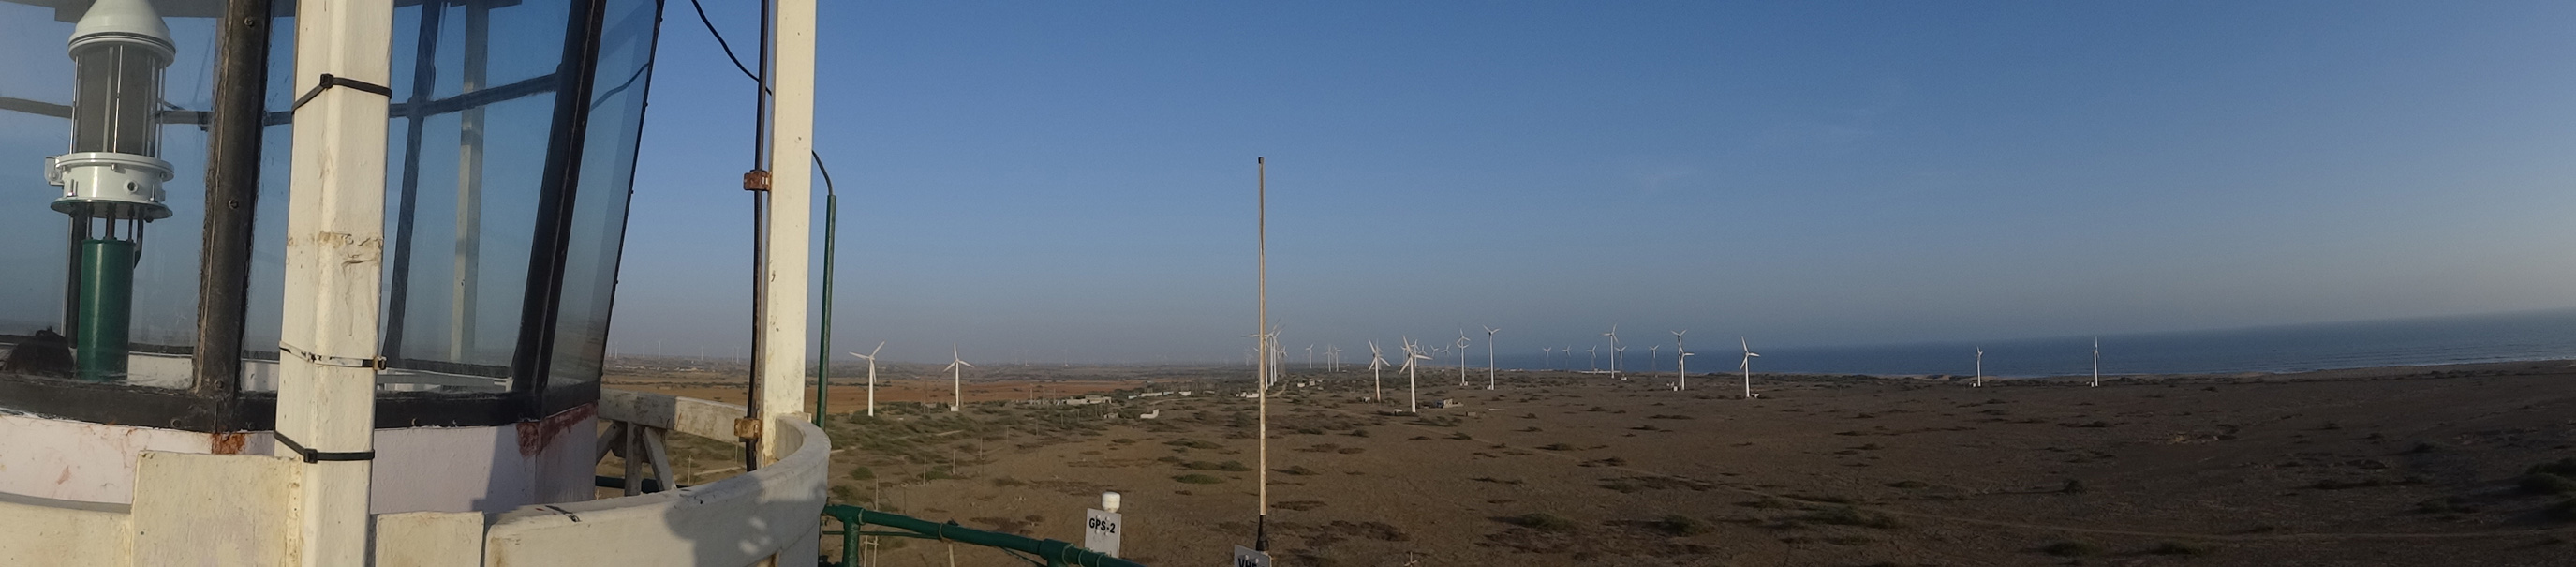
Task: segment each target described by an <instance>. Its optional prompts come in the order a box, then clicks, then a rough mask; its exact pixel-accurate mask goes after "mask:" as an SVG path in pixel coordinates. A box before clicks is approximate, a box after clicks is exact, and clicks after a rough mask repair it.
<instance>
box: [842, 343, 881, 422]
mask: <svg viewBox="0 0 2576 567" xmlns="http://www.w3.org/2000/svg"><path fill="white" fill-rule="evenodd" d="M883 350H885V341H877V348H876V350H871V351H868V353H867V354H859V353H855V352H853V353H850V356H855V357H859V358H865V359H868V415H869V416H875V415H876V414H877V352H878V351H883Z"/></svg>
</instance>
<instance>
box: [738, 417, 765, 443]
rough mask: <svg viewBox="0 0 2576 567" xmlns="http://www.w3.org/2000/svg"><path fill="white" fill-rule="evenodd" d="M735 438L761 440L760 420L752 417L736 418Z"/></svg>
mask: <svg viewBox="0 0 2576 567" xmlns="http://www.w3.org/2000/svg"><path fill="white" fill-rule="evenodd" d="M733 436H734V437H738V438H743V439H759V438H760V419H759V418H752V417H737V418H734V420H733Z"/></svg>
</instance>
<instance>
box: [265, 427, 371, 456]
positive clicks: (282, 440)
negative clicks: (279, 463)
mask: <svg viewBox="0 0 2576 567" xmlns="http://www.w3.org/2000/svg"><path fill="white" fill-rule="evenodd" d="M276 436H277V444H279V445H284V446H286V450H288V451H294V452H295V454H296V455H299V456H302V457H304V462H306V463H319V462H322V461H334V462H339V461H373V460H376V452H375V451H315V450H312V449H309V448H305V446H304V444H302V443H297V442H295V439H293V438H289V437H287V436H286V432H284V431H279V432H277V433H276Z"/></svg>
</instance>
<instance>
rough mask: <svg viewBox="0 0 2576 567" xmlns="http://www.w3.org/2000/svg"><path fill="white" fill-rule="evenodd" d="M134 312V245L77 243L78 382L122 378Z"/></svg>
mask: <svg viewBox="0 0 2576 567" xmlns="http://www.w3.org/2000/svg"><path fill="white" fill-rule="evenodd" d="M133 310H134V243H133V242H128V241H123V240H101V239H90V240H83V241H81V292H80V329H79V330H78V331H76V332H75V333H74V334H75V335H76V337H75V338H74V339H73V344H74V345H75V346H76V347H77V348H79V349H80V350H79V352H78V361H79V366H80V378H81V379H82V380H87V381H91V382H108V381H120V380H124V379H125V353H126V339H127V338H128V333H129V331H130V330H131V329H132V325H133V318H132V312H133Z"/></svg>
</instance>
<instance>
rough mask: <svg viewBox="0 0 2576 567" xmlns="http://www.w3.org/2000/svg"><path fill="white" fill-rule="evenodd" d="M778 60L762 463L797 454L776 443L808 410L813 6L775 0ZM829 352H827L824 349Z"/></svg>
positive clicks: (805, 0)
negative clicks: (783, 427)
mask: <svg viewBox="0 0 2576 567" xmlns="http://www.w3.org/2000/svg"><path fill="white" fill-rule="evenodd" d="M777 1H778V10H777V11H776V12H775V14H776V15H775V17H776V18H777V21H776V22H775V26H776V29H777V30H778V32H777V33H778V35H777V37H776V39H775V40H774V41H776V42H777V49H776V52H777V54H778V55H777V57H778V60H777V62H776V63H774V64H773V65H775V69H773V70H772V72H771V76H772V77H774V79H773V84H772V87H771V88H773V89H774V90H775V91H776V92H777V93H778V94H777V106H776V107H775V109H774V110H772V111H771V112H772V113H771V115H770V133H769V136H770V142H769V148H770V150H769V162H770V170H769V179H770V182H769V202H770V207H771V208H770V214H769V237H768V238H769V241H768V243H769V246H768V247H769V269H768V270H767V272H766V273H765V274H763V275H762V277H761V280H760V285H761V286H763V287H764V288H765V289H766V290H767V291H766V292H765V293H764V297H766V298H767V299H768V302H769V304H768V305H764V306H762V307H761V309H762V313H763V315H764V316H763V320H764V321H765V322H766V325H767V326H766V327H765V328H762V329H760V332H761V333H762V335H763V336H762V340H761V346H762V349H763V350H765V351H767V352H762V353H759V356H760V357H761V358H760V361H761V374H762V375H761V376H760V381H759V388H758V390H759V391H757V392H753V393H752V395H755V396H759V397H760V404H759V407H760V410H761V414H762V415H760V416H759V418H760V427H761V431H762V432H763V439H762V441H761V443H760V453H761V454H760V462H761V463H763V464H767V463H772V462H777V461H778V459H779V458H780V457H784V456H786V455H787V454H788V453H792V452H795V450H796V448H795V447H784V446H780V444H778V443H773V442H771V440H772V439H774V437H771V436H769V435H767V433H769V432H772V431H774V430H776V429H777V428H778V419H777V418H778V417H779V416H783V415H793V414H796V413H798V412H799V410H802V409H803V408H804V407H805V338H806V333H805V331H806V329H805V318H806V317H805V315H806V313H805V311H806V308H807V305H808V304H807V301H806V297H805V289H806V287H807V285H806V283H807V282H808V281H810V280H811V279H812V277H813V276H812V274H811V272H810V270H809V269H808V262H807V258H806V256H807V254H808V249H810V248H811V245H812V242H813V227H814V173H813V170H814V157H813V151H814V0H777ZM825 348H829V345H826V346H825Z"/></svg>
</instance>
